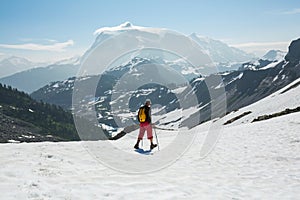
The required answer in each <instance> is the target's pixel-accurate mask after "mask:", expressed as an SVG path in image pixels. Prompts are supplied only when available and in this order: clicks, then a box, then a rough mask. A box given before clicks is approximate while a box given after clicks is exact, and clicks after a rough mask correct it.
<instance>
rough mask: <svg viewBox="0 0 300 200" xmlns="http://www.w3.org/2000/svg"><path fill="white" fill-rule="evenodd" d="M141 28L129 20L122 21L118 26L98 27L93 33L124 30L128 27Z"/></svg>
mask: <svg viewBox="0 0 300 200" xmlns="http://www.w3.org/2000/svg"><path fill="white" fill-rule="evenodd" d="M141 28H143V27H141V26H134V25H133V24H132V23H130V22H124V23H122V24H120V25H119V26H114V27H102V28H99V29H97V30H96V31H95V32H94V35H99V34H101V33H103V32H115V31H124V30H129V29H141Z"/></svg>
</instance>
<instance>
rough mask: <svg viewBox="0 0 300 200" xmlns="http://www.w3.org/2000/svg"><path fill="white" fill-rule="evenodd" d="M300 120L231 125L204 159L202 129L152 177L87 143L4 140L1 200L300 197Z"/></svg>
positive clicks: (291, 117) (0, 157)
mask: <svg viewBox="0 0 300 200" xmlns="http://www.w3.org/2000/svg"><path fill="white" fill-rule="evenodd" d="M299 123H300V114H299V113H296V114H291V115H288V116H285V117H281V118H275V119H271V120H269V121H264V122H258V123H253V124H245V125H239V126H233V127H230V128H226V129H225V130H224V132H223V134H222V136H221V137H220V139H219V141H218V144H217V146H216V147H215V149H214V150H213V151H212V153H211V154H209V156H208V157H207V158H206V159H203V160H201V159H200V158H199V156H198V155H199V149H200V148H199V147H200V146H199V144H201V140H202V139H203V137H204V136H205V134H204V132H199V134H198V137H197V139H196V141H195V143H194V145H193V147H192V148H190V149H189V151H188V152H187V153H186V154H185V155H184V156H183V157H181V158H180V159H179V160H178V161H177V162H176V163H175V164H173V165H172V166H170V167H168V168H166V169H164V170H161V171H158V172H155V173H152V174H144V175H130V174H122V173H120V172H116V171H113V170H111V169H108V168H106V167H104V166H102V165H101V164H100V163H98V162H97V161H96V160H94V159H93V157H92V156H91V155H90V154H88V152H87V151H86V150H85V149H84V148H83V146H82V144H81V143H80V142H69V143H36V144H33V143H31V144H3V145H1V146H0V149H1V154H0V160H1V161H0V162H1V170H0V179H1V180H2V181H1V183H0V192H1V199H283V198H284V199H299V198H300V194H299V192H298V191H299V186H300V156H299V151H300V145H299V143H300V137H299V134H298V130H299ZM197 129H199V130H200V129H201V128H200V127H197ZM241 130H243V131H241ZM159 134H160V135H159V137H160V138H161V137H162V136H161V135H162V134H163V133H159ZM133 135H135V134H133ZM122 140H123V141H126V142H124V143H123V148H129V147H127V146H126V145H127V144H130V145H132V144H134V138H133V137H129V136H125V138H123V139H122ZM99 145H101V142H99ZM161 145H163V144H161ZM125 146H126V147H125ZM140 156H145V155H140ZM116 159H117V156H116Z"/></svg>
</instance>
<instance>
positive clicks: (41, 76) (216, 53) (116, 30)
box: [0, 22, 253, 93]
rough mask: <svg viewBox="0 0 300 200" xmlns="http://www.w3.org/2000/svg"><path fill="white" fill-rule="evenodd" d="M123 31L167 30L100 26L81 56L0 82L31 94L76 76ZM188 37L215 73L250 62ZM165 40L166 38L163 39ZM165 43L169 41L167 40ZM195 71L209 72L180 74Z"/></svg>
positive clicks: (149, 34)
mask: <svg viewBox="0 0 300 200" xmlns="http://www.w3.org/2000/svg"><path fill="white" fill-rule="evenodd" d="M126 31H131V32H132V33H134V34H138V35H144V36H145V37H146V38H157V37H161V38H164V37H165V34H166V33H168V30H166V29H158V28H151V27H141V26H134V25H132V24H131V23H130V22H125V23H123V24H121V25H119V26H116V27H103V28H100V29H98V30H96V31H95V32H94V34H95V35H96V39H95V42H94V43H93V44H92V45H91V47H90V48H89V49H88V50H87V51H86V52H85V53H84V55H83V56H81V57H74V58H70V59H66V60H63V61H60V62H57V63H54V64H51V65H49V66H47V67H39V68H34V69H30V70H26V71H22V72H18V73H16V74H13V75H10V76H6V77H2V78H1V77H0V78H1V79H0V83H3V84H7V85H11V86H12V87H16V88H18V89H19V90H22V91H25V92H28V93H31V92H33V91H35V90H38V89H39V88H41V87H43V86H45V85H47V84H48V83H50V82H55V81H62V80H66V79H68V78H70V77H73V76H75V75H76V74H77V71H78V69H79V65H80V63H81V61H83V60H85V59H86V58H87V57H88V56H89V55H90V53H91V52H93V51H94V50H95V49H96V47H97V46H98V45H99V44H101V43H102V42H104V41H105V40H107V39H108V38H111V37H114V36H117V35H119V34H121V33H124V32H126ZM190 37H191V38H192V39H193V40H194V41H195V42H197V43H198V44H199V45H200V47H201V48H202V50H203V52H206V53H208V54H209V55H210V56H211V58H212V59H213V61H214V62H216V63H215V64H216V65H217V67H218V69H219V71H228V70H234V69H237V68H238V67H240V62H242V61H245V60H251V58H252V57H253V56H252V55H249V54H246V53H245V52H243V51H241V50H239V49H236V48H232V47H229V46H228V45H226V44H225V43H222V42H221V41H218V40H213V39H209V38H203V37H200V36H199V35H196V34H192V35H191V36H190ZM170 38H172V41H174V42H175V41H176V40H177V39H178V38H176V37H170ZM166 39H168V38H167V37H166ZM138 40H139V42H141V44H143V42H144V41H143V40H142V39H141V38H140V39H138ZM166 41H167V42H170V41H168V40H166ZM127 61H129V60H127ZM173 62H174V63H173V64H174V65H176V63H175V61H174V60H173ZM98 64H99V63H97V61H95V62H94V63H92V65H95V66H97V65H98ZM178 64H179V66H181V67H183V66H182V63H180V62H178V63H177V65H178ZM175 68H176V67H175ZM197 70H198V71H201V70H202V71H203V72H204V73H211V71H210V70H209V69H207V68H206V69H202V68H199V69H192V68H191V67H189V66H185V70H182V71H183V72H184V74H185V76H186V77H188V79H192V78H194V77H195V73H193V71H194V72H195V71H197ZM213 71H214V70H213ZM97 73H98V72H97V71H95V72H92V73H90V74H89V75H95V74H97Z"/></svg>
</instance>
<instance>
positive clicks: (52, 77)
mask: <svg viewBox="0 0 300 200" xmlns="http://www.w3.org/2000/svg"><path fill="white" fill-rule="evenodd" d="M78 69H79V65H74V64H52V65H49V66H47V67H38V68H33V69H29V70H26V71H22V72H18V73H16V74H13V75H11V76H7V77H5V78H1V79H0V83H2V84H6V85H10V86H12V87H14V88H18V90H21V91H24V92H26V93H32V92H33V91H35V90H38V89H39V88H41V87H43V86H44V85H47V84H48V83H50V82H53V81H59V80H64V79H67V78H69V77H72V76H75V75H76V73H77V71H78Z"/></svg>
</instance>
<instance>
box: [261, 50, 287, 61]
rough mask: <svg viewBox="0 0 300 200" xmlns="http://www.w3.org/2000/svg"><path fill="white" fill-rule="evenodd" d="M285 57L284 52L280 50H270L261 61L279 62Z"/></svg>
mask: <svg viewBox="0 0 300 200" xmlns="http://www.w3.org/2000/svg"><path fill="white" fill-rule="evenodd" d="M285 55H286V52H284V51H281V50H270V51H268V52H267V53H266V54H265V55H264V56H263V57H262V59H263V60H269V61H279V60H283V59H284V57H285Z"/></svg>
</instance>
